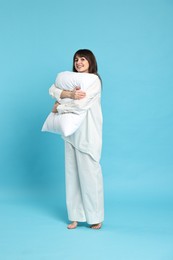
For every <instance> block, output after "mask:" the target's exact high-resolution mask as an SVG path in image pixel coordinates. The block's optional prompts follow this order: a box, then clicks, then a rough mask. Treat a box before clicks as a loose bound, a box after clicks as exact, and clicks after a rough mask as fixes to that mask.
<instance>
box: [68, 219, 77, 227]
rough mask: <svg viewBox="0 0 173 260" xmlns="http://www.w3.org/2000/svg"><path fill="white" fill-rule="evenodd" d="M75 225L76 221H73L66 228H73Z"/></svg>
mask: <svg viewBox="0 0 173 260" xmlns="http://www.w3.org/2000/svg"><path fill="white" fill-rule="evenodd" d="M76 227H77V221H73V222H72V223H71V224H69V225H68V226H67V228H68V229H74V228H76Z"/></svg>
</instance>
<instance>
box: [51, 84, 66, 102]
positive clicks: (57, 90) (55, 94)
mask: <svg viewBox="0 0 173 260" xmlns="http://www.w3.org/2000/svg"><path fill="white" fill-rule="evenodd" d="M62 91H63V90H62V89H60V88H57V87H56V86H55V84H52V86H51V87H50V88H49V95H51V96H52V97H53V98H56V100H57V101H58V102H61V98H60V96H61V93H62Z"/></svg>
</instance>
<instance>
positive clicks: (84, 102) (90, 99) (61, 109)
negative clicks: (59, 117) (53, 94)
mask: <svg viewBox="0 0 173 260" xmlns="http://www.w3.org/2000/svg"><path fill="white" fill-rule="evenodd" d="M100 91H101V82H100V80H99V79H97V80H96V81H95V83H94V84H93V85H92V86H91V87H89V88H88V89H87V93H86V96H85V98H82V99H79V100H72V101H71V102H68V103H66V104H60V103H56V104H55V105H54V107H53V110H52V112H53V111H54V113H55V111H56V112H58V113H59V114H63V113H70V112H71V113H76V114H80V113H82V112H84V111H86V110H87V109H89V108H90V107H91V106H92V104H93V103H94V102H95V100H96V99H97V97H98V95H100Z"/></svg>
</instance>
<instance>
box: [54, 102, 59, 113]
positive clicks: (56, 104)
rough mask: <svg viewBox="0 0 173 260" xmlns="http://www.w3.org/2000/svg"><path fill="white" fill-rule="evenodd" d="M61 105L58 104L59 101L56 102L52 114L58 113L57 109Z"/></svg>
mask: <svg viewBox="0 0 173 260" xmlns="http://www.w3.org/2000/svg"><path fill="white" fill-rule="evenodd" d="M59 105H60V103H58V102H57V101H56V102H55V104H54V106H53V108H52V113H58V111H57V107H58V106H59Z"/></svg>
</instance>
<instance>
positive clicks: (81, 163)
mask: <svg viewBox="0 0 173 260" xmlns="http://www.w3.org/2000/svg"><path fill="white" fill-rule="evenodd" d="M65 181H66V204H67V212H68V218H69V220H71V221H79V222H87V223H88V224H96V223H100V222H103V220H104V196H103V178H102V171H101V166H100V164H99V162H96V161H95V160H94V159H93V158H92V157H91V156H90V155H89V154H87V153H83V152H81V151H79V150H77V149H76V148H75V147H74V146H73V145H71V144H70V143H68V142H66V141H65Z"/></svg>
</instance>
